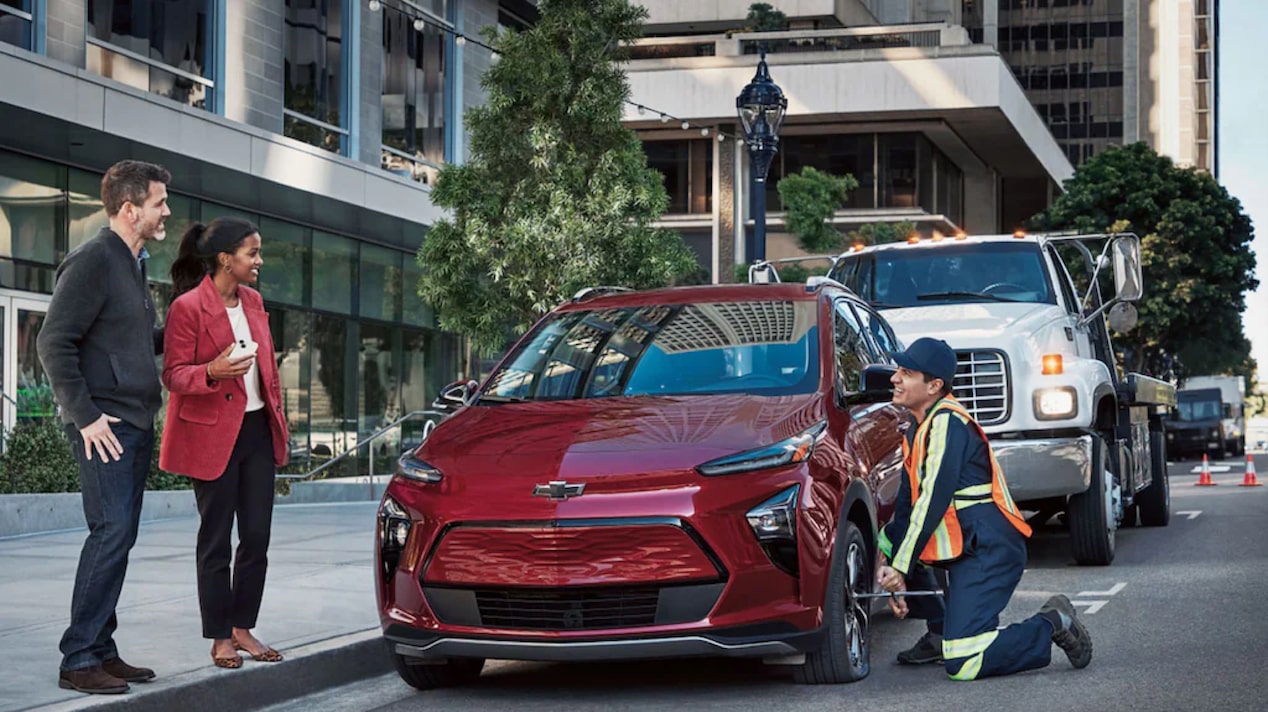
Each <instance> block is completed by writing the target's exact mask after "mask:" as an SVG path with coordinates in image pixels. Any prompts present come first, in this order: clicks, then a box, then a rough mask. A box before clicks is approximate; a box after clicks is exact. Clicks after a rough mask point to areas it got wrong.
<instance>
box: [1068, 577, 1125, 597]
mask: <svg viewBox="0 0 1268 712" xmlns="http://www.w3.org/2000/svg"><path fill="white" fill-rule="evenodd" d="M1125 588H1127V584H1126V583H1123V582H1122V581H1119V582H1118V583H1116V584H1114V587H1113V588H1111V589H1110V590H1108V591H1079V592H1078V593H1077V594H1075V595H1076V596H1079V597H1083V596H1113V595H1114V594H1116V593H1118V592H1119V591H1122V590H1123V589H1125Z"/></svg>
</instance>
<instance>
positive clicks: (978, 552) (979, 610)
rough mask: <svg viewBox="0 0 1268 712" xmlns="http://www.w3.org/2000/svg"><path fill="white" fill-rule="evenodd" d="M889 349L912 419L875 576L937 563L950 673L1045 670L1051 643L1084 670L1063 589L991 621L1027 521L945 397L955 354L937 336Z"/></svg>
mask: <svg viewBox="0 0 1268 712" xmlns="http://www.w3.org/2000/svg"><path fill="white" fill-rule="evenodd" d="M893 356H894V361H895V362H896V363H897V364H898V366H899V369H898V372H897V373H895V374H894V377H893V379H892V381H891V382H892V383H893V384H894V401H893V402H894V404H895V405H900V406H904V407H906V408H907V409H908V410H909V411H911V415H912V416H913V418H914V422H913V423H912V427H909V428H908V430H907V433H906V434H905V436H904V440H903V452H904V455H905V458H904V464H905V466H906V470H907V482H905V483H904V486H903V488H902V490H903V491H902V493H900V495H899V502H898V506H897V510H898V511H897V512H896V514H895V517H894V519H893V521H891V522H890V523H889V524H888V525H886V526H885V528H884V529H882V531H881V537H880V538H881V550H882V552H883V553H884V554H885V556H886V557H887V560H888V563H887V565H882V566H881V567H880V568H879V570H878V573H877V582H878V583H879V584H880V585H881V587H882V588H884V589H885V590H886V591H904V590H907V581H906V579H907V577H908V576H909V575H910V574H912V573H913V570H915V569H916V568H917V567H919V566H920V565H921V564H922V563H923V564H926V565H934V566H938V567H941V568H943V569H945V570H946V572H947V586H946V589H945V590H946V611H945V617H944V619H943V621H942V628H943V631H942V632H943V641H942V657H943V664H944V665H945V666H946V669H947V674H948V675H949V676H950V677H951V679H953V680H976V679H978V678H981V677H989V676H992V675H1007V674H1010V673H1015V672H1021V671H1023V670H1033V669H1035V668H1041V667H1045V666H1047V665H1048V664H1049V662H1051V656H1052V644H1053V643H1056V644H1057V645H1058V646H1060V647H1061V648H1062V649H1063V650H1064V651H1065V653H1066V656H1067V657H1069V658H1070V664H1072V665H1073V666H1074V667H1076V668H1082V667H1086V666H1087V664H1088V663H1089V662H1091V660H1092V639H1091V638H1090V637H1089V636H1088V633H1087V630H1086V629H1085V628H1084V627H1083V624H1082V623H1081V622H1080V621H1079V620H1078V618H1077V617H1076V615H1075V611H1074V606H1072V605H1071V604H1070V599H1068V598H1066V597H1065V596H1053V597H1052V598H1050V599H1048V602H1047V603H1045V604H1044V605H1043V607H1042V608H1040V609H1039V613H1037V614H1036V615H1033V616H1031V617H1030V618H1027V619H1026V620H1024V621H1022V622H1020V623H1014V624H1013V625H1010V626H1008V627H1006V628H999V614H1000V612H1001V611H1003V610H1004V608H1005V607H1006V606H1007V605H1008V599H1009V598H1011V597H1012V595H1013V591H1014V590H1015V589H1016V588H1017V584H1018V583H1019V582H1020V581H1021V575H1022V570H1023V569H1024V568H1025V565H1026V537H1028V536H1030V527H1029V526H1027V525H1026V522H1025V520H1024V519H1023V518H1022V517H1021V514H1020V512H1019V511H1018V510H1017V507H1016V505H1015V504H1013V498H1012V496H1011V495H1010V494H1009V492H1008V485H1007V483H1005V481H1004V473H1003V471H1001V470H1000V467H999V463H998V462H996V461H995V455H994V454H993V453H992V452H991V446H990V442H989V441H988V440H987V437H986V433H985V432H984V431H983V430H982V428H981V426H979V425H978V424H977V422H976V421H975V420H973V418H972V416H970V415H969V413H968V411H966V410H965V409H964V406H962V405H960V403H959V401H957V400H956V399H955V398H953V397H952V396H951V382H952V379H954V378H955V352H954V351H952V350H951V347H949V346H947V344H946V342H944V341H940V340H937V339H929V338H923V339H918V340H917V341H916V342H915V343H913V344H912V345H911V347H910V348H908V349H907V350H906V351H903V352H900V353H896V354H894V355H893ZM908 493H910V494H908ZM891 601H892V603H891V604H890V606H891V608H893V609H894V613H895V615H897V616H898V617H900V618H902V617H905V616H906V614H907V612H908V610H909V609H908V604H907V602H906V601H905V600H904V599H902V598H895V599H891ZM913 601H914V599H913Z"/></svg>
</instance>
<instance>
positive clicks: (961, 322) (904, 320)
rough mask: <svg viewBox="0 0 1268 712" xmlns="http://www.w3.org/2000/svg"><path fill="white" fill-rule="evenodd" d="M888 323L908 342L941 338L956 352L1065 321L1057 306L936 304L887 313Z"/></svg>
mask: <svg viewBox="0 0 1268 712" xmlns="http://www.w3.org/2000/svg"><path fill="white" fill-rule="evenodd" d="M884 314H885V319H886V320H888V321H889V324H890V326H892V327H893V328H894V332H895V333H896V334H898V336H899V338H901V339H902V340H903V341H904V342H906V343H908V344H910V343H911V342H912V341H915V340H916V339H918V338H920V337H922V336H931V335H935V334H936V335H937V336H938V338H941V339H944V340H946V341H947V343H949V344H951V345H952V346H953V347H956V348H966V347H976V346H982V345H989V344H999V343H1000V342H1001V340H1002V339H1004V338H1005V337H1008V336H1011V335H1015V334H1033V333H1037V332H1039V331H1040V330H1041V329H1042V328H1043V327H1044V326H1046V325H1048V324H1049V323H1050V322H1052V321H1053V320H1055V319H1060V318H1062V317H1063V315H1064V312H1062V310H1061V308H1060V307H1058V306H1056V305H1053V304H1033V303H1026V304H1008V303H1005V302H991V303H988V304H976V303H974V304H959V303H956V304H933V305H929V306H919V307H904V308H898V309H886V310H885V311H884Z"/></svg>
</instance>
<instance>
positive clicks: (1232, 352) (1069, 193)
mask: <svg viewBox="0 0 1268 712" xmlns="http://www.w3.org/2000/svg"><path fill="white" fill-rule="evenodd" d="M1116 224H1117V225H1116ZM1123 226H1126V228H1127V229H1129V230H1131V231H1132V232H1135V233H1136V234H1137V235H1139V236H1140V238H1141V260H1142V267H1143V271H1144V277H1145V294H1144V296H1143V297H1142V299H1141V300H1140V302H1139V303H1138V304H1137V307H1138V309H1139V310H1140V320H1139V323H1138V325H1137V326H1136V328H1135V329H1133V330H1132V331H1131V332H1130V333H1127V334H1122V335H1121V336H1119V337H1116V339H1115V341H1116V342H1117V344H1118V346H1119V347H1120V348H1122V349H1123V351H1124V353H1125V354H1126V355H1127V358H1128V362H1127V364H1126V366H1127V368H1128V369H1130V370H1134V371H1145V372H1151V373H1163V372H1165V371H1167V370H1174V371H1177V373H1176V375H1178V376H1179V375H1185V374H1188V375H1196V374H1212V373H1221V372H1226V371H1228V372H1231V371H1234V370H1235V369H1237V368H1239V367H1242V368H1245V367H1253V362H1252V361H1251V360H1250V343H1249V341H1248V340H1247V339H1246V336H1245V334H1244V333H1243V332H1242V323H1241V314H1242V312H1243V311H1244V310H1245V305H1246V299H1245V297H1246V292H1248V291H1253V290H1254V289H1255V288H1256V287H1257V286H1258V284H1259V282H1258V281H1257V280H1256V279H1255V276H1254V273H1255V255H1254V254H1253V253H1252V252H1251V250H1250V243H1251V240H1252V239H1253V238H1254V230H1253V228H1252V226H1251V221H1250V218H1249V217H1248V216H1247V215H1246V214H1245V213H1244V212H1242V206H1241V203H1240V202H1239V201H1238V200H1237V199H1236V198H1234V197H1232V196H1231V195H1229V194H1228V191H1227V190H1225V189H1224V188H1223V187H1222V186H1221V185H1219V184H1218V183H1216V182H1215V179H1214V178H1212V177H1211V176H1210V175H1208V174H1206V173H1202V172H1199V171H1196V170H1192V169H1187V168H1180V167H1177V166H1176V165H1175V164H1174V163H1172V161H1171V159H1170V158H1167V157H1165V156H1160V155H1158V154H1157V153H1156V152H1155V151H1154V150H1153V149H1151V148H1150V147H1149V146H1147V145H1146V144H1144V143H1136V144H1132V145H1130V146H1122V147H1117V148H1111V149H1110V150H1108V151H1105V152H1104V153H1101V154H1099V155H1097V156H1095V157H1093V158H1092V159H1091V160H1089V161H1087V162H1086V163H1084V164H1083V166H1082V167H1080V168H1079V169H1078V171H1076V172H1075V174H1074V177H1073V178H1071V179H1070V180H1068V181H1066V183H1065V192H1064V193H1063V194H1061V195H1060V196H1059V197H1058V198H1057V200H1056V201H1055V202H1054V203H1053V204H1052V206H1051V207H1049V208H1048V210H1047V211H1045V212H1043V213H1040V214H1039V215H1036V216H1035V217H1034V218H1032V219H1031V227H1033V228H1037V229H1041V230H1070V229H1073V230H1077V231H1079V232H1087V233H1095V232H1101V231H1105V230H1108V229H1111V228H1112V227H1123ZM1172 357H1175V358H1178V360H1179V361H1180V364H1181V367H1180V368H1178V369H1176V368H1174V364H1173V363H1172V362H1173V358H1172Z"/></svg>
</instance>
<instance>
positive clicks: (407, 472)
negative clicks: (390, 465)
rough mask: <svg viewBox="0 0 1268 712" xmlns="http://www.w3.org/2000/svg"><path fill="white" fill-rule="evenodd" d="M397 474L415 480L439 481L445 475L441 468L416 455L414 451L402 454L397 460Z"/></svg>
mask: <svg viewBox="0 0 1268 712" xmlns="http://www.w3.org/2000/svg"><path fill="white" fill-rule="evenodd" d="M396 474H398V475H400V476H401V477H404V478H405V479H407V480H414V481H415V482H439V481H440V480H441V479H442V478H443V477H444V475H443V474H442V473H441V472H440V470H438V469H436V468H435V467H432V466H431V465H429V464H428V463H426V462H424V461H422V460H420V459H418V458H417V457H414V453H412V452H407V453H405V454H404V455H401V459H400V460H397V461H396Z"/></svg>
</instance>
